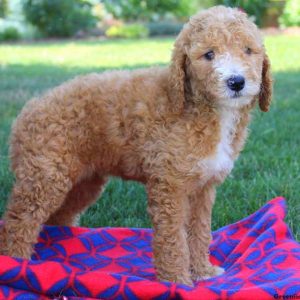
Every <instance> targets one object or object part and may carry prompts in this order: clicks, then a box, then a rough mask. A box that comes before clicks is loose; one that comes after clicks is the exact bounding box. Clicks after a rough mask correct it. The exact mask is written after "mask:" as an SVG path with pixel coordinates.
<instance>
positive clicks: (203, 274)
mask: <svg viewBox="0 0 300 300" xmlns="http://www.w3.org/2000/svg"><path fill="white" fill-rule="evenodd" d="M224 272H225V270H224V269H223V268H221V267H218V266H214V265H211V266H209V267H206V268H204V269H203V270H201V271H200V272H197V273H193V274H192V279H193V280H195V281H199V280H206V279H210V278H212V277H216V276H219V275H222V274H223V273H224Z"/></svg>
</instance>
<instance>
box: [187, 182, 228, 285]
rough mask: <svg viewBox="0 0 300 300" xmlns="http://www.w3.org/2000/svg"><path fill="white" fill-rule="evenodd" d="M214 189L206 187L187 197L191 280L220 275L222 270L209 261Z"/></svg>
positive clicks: (210, 186)
mask: <svg viewBox="0 0 300 300" xmlns="http://www.w3.org/2000/svg"><path fill="white" fill-rule="evenodd" d="M214 200H215V187H214V186H212V185H208V186H206V187H203V188H199V189H197V190H196V191H195V192H194V193H193V194H191V195H190V196H189V205H190V215H189V218H188V220H187V228H188V244H189V250H190V266H191V273H192V279H193V280H200V279H207V278H210V277H214V276H217V275H220V274H222V273H223V272H224V270H223V269H222V268H220V267H217V266H214V265H212V264H211V263H210V261H209V244H210V242H211V214H212V207H213V204H214Z"/></svg>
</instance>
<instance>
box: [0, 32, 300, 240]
mask: <svg viewBox="0 0 300 300" xmlns="http://www.w3.org/2000/svg"><path fill="white" fill-rule="evenodd" d="M172 43H173V39H151V40H138V41H128V40H127V41H125V40H124V41H123V40H118V41H102V42H96V41H84V42H83V41H76V42H47V43H35V44H18V45H2V46H1V47H0V160H1V162H0V200H1V204H0V211H3V208H4V206H5V202H6V199H7V198H8V197H9V193H10V190H11V187H12V184H13V176H12V174H11V172H10V171H9V160H8V156H7V155H8V154H7V152H8V137H9V132H10V126H11V123H12V121H13V120H14V119H15V117H16V116H17V114H18V112H19V111H20V109H21V108H22V106H23V105H24V103H25V102H26V101H27V100H28V99H29V98H31V97H32V96H34V95H38V94H40V93H41V92H43V91H45V90H46V89H48V88H51V87H53V86H55V85H57V84H59V83H61V82H63V81H64V80H66V79H68V78H71V77H73V76H75V75H77V74H80V73H87V72H91V71H103V70H107V69H115V68H118V69H123V68H131V69H132V68H138V67H145V66H150V65H157V64H159V65H161V64H166V63H168V61H169V56H170V50H171V48H172ZM266 47H267V50H268V53H269V55H270V58H271V61H272V65H273V72H274V77H275V96H274V103H273V106H272V109H271V111H270V112H269V113H267V114H264V113H261V112H259V111H258V110H257V111H255V113H254V120H253V122H252V124H251V135H250V137H249V139H248V142H247V145H246V147H245V150H244V151H243V153H242V155H241V156H240V158H239V160H238V161H237V163H236V167H235V169H234V171H233V172H232V174H231V176H230V177H229V178H228V179H227V180H226V181H225V183H224V184H223V185H222V186H221V187H220V188H219V189H218V197H217V201H216V205H215V208H214V218H213V228H214V229H216V228H218V227H221V226H224V225H225V224H228V223H232V222H235V221H237V220H238V219H240V218H243V217H245V216H247V215H249V214H250V213H252V212H254V211H255V210H256V209H258V208H259V207H260V206H262V205H263V204H264V203H265V202H266V201H267V200H269V199H271V198H273V197H275V196H277V195H282V196H284V197H285V198H286V199H287V202H288V207H289V213H288V216H287V219H286V220H287V222H288V223H289V225H290V227H291V228H292V231H293V233H294V235H295V237H296V238H297V239H298V240H300V226H299V224H300V201H299V198H300V197H299V195H300V184H299V181H300V134H299V132H300V60H299V53H300V37H299V36H298V37H295V36H294V37H288V36H272V37H266ZM81 223H82V225H84V226H91V227H94V226H131V227H148V226H150V222H149V219H148V216H147V213H146V194H145V190H144V187H143V186H142V185H140V184H138V183H134V182H122V181H121V180H119V179H113V180H111V181H110V183H109V185H108V186H107V188H106V190H105V192H104V194H103V196H102V198H101V200H99V201H98V202H97V203H96V204H95V205H93V206H92V207H91V208H90V209H89V210H88V211H87V212H86V213H85V214H84V215H83V216H82V218H81Z"/></svg>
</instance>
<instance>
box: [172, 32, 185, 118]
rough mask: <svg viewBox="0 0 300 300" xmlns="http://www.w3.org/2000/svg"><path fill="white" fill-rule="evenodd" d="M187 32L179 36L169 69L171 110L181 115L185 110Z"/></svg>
mask: <svg viewBox="0 0 300 300" xmlns="http://www.w3.org/2000/svg"><path fill="white" fill-rule="evenodd" d="M185 35H186V34H185V32H184V30H183V31H182V32H181V33H180V34H179V36H178V38H177V40H176V42H175V45H174V50H173V53H172V60H171V65H170V68H169V82H168V85H169V86H168V95H169V98H170V102H171V109H172V111H173V112H175V113H180V112H181V111H182V110H183V107H184V102H185V95H184V82H185V77H186V75H185V62H186V53H185V45H184V41H185Z"/></svg>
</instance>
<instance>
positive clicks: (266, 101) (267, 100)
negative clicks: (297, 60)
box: [258, 54, 273, 112]
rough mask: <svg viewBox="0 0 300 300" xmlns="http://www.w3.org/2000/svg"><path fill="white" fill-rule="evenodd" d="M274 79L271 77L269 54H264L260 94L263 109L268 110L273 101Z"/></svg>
mask: <svg viewBox="0 0 300 300" xmlns="http://www.w3.org/2000/svg"><path fill="white" fill-rule="evenodd" d="M272 90H273V80H272V77H271V65H270V60H269V58H268V56H267V54H264V60H263V67H262V81H261V86H260V92H259V95H258V104H259V107H260V109H261V110H262V111H264V112H267V111H268V110H269V108H270V104H271V101H272Z"/></svg>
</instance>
